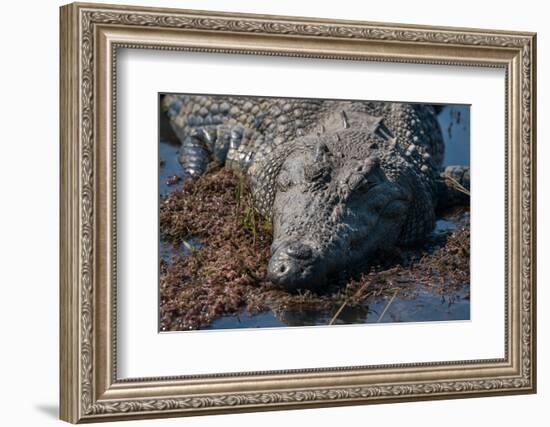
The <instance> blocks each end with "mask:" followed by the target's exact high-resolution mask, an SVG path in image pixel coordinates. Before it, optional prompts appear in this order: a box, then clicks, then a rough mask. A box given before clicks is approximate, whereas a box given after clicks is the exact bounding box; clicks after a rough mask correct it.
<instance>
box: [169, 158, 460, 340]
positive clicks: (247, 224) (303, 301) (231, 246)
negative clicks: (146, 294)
mask: <svg viewBox="0 0 550 427" xmlns="http://www.w3.org/2000/svg"><path fill="white" fill-rule="evenodd" d="M160 230H161V238H162V239H163V240H164V241H167V242H170V243H172V244H174V245H175V246H176V247H179V248H181V251H180V252H181V253H178V254H176V255H174V256H173V257H172V259H171V260H170V262H167V261H166V260H161V261H160V304H161V307H160V317H161V329H162V330H165V331H169V330H188V329H200V328H203V327H206V326H207V325H209V324H210V323H211V322H212V321H213V320H214V319H216V318H218V317H220V316H222V315H231V314H237V313H241V312H243V311H247V312H249V313H259V312H263V311H268V310H270V311H272V312H273V313H274V314H275V315H276V316H282V314H283V313H284V312H285V311H287V310H289V309H292V310H313V311H316V312H325V313H330V314H331V317H332V315H337V314H338V313H339V309H341V308H342V306H343V305H345V306H347V307H352V308H353V307H359V308H361V307H364V308H366V307H367V306H368V304H369V303H372V302H373V301H375V300H377V299H380V298H383V297H391V296H393V295H397V294H399V296H400V297H406V298H414V296H415V293H416V291H417V290H418V288H419V285H424V286H425V287H428V288H430V289H431V290H432V291H433V292H439V293H441V294H442V295H445V294H448V293H449V292H452V291H456V290H459V289H463V288H464V287H465V286H468V285H469V282H470V265H469V259H470V256H469V250H470V231H469V227H468V226H465V227H463V228H462V229H460V230H457V231H454V232H452V233H450V234H449V235H448V236H447V237H446V239H445V238H442V239H434V240H432V241H430V242H428V243H427V244H426V245H425V246H424V247H422V248H415V249H410V250H403V251H400V252H397V251H396V252H395V253H391V254H384V256H381V257H380V260H381V261H380V262H379V263H378V264H377V263H374V264H375V265H374V266H370V267H365V268H364V269H363V272H360V270H359V271H358V272H342V274H341V275H340V277H335V278H334V280H333V282H334V286H333V287H331V288H328V289H326V290H324V291H323V292H322V293H314V292H311V291H305V292H300V293H289V292H286V291H284V290H282V289H276V288H273V287H272V285H271V284H270V283H269V282H268V281H266V279H265V276H266V270H267V263H268V260H269V255H270V249H269V247H270V244H271V229H270V224H268V223H266V222H265V221H264V220H262V219H261V217H259V216H258V214H257V213H256V212H255V211H254V208H253V206H252V200H251V196H250V193H249V192H248V190H247V188H246V185H245V183H244V180H243V179H240V178H239V177H238V176H237V175H236V174H234V173H232V172H231V171H227V170H224V169H218V170H212V171H210V172H209V173H208V174H206V175H204V176H203V177H201V178H199V179H197V180H194V181H191V180H190V181H187V182H185V184H184V186H183V188H182V189H181V190H175V191H173V192H171V193H170V194H169V195H168V196H167V198H166V199H164V200H162V201H161V204H160ZM197 240H198V241H200V245H197V244H195V243H193V242H196V241H197Z"/></svg>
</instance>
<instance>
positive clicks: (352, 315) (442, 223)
mask: <svg viewBox="0 0 550 427" xmlns="http://www.w3.org/2000/svg"><path fill="white" fill-rule="evenodd" d="M438 121H439V125H440V127H441V130H442V133H443V139H444V142H445V157H444V160H443V165H444V166H449V165H468V166H469V165H470V107H469V106H466V105H447V106H444V107H443V109H442V110H441V112H440V113H439V115H438ZM161 128H162V127H161ZM161 133H162V132H161ZM165 135H166V137H165V138H163V136H164V135H161V140H160V145H159V157H160V159H162V161H163V165H162V167H160V168H159V194H160V197H161V198H162V197H165V196H166V195H167V194H168V193H169V192H171V191H174V190H175V189H178V188H181V186H182V185H183V183H182V182H181V181H179V182H177V183H175V184H171V185H168V182H169V181H170V180H171V179H172V177H173V176H178V175H179V174H181V172H182V170H181V166H180V165H179V163H178V161H177V152H178V145H177V144H176V143H175V141H174V138H173V136H171V135H168V134H165ZM458 226H459V223H458V222H457V221H456V220H455V219H454V218H453V217H446V218H438V219H437V222H436V228H435V230H434V233H436V234H446V233H449V232H451V231H452V230H454V229H456V228H457V227H458ZM196 243H197V245H198V242H196ZM185 250H186V249H185V248H183V247H173V246H171V245H167V244H166V243H164V242H162V241H161V242H160V247H159V256H161V257H162V258H164V259H165V260H167V261H169V260H170V258H171V257H172V256H173V255H174V254H175V253H177V252H179V251H183V253H185ZM333 314H334V313H332V312H322V311H318V310H315V311H308V310H303V309H299V310H294V311H293V310H288V311H287V312H285V313H283V314H282V315H281V314H279V315H278V316H275V315H274V314H273V313H271V312H264V313H260V314H253V315H251V314H249V313H247V312H242V313H240V314H238V315H231V316H222V317H219V318H218V319H216V320H214V321H213V322H212V323H211V324H210V325H209V326H208V327H207V328H206V329H239V328H259V327H282V326H313V325H327V324H328V322H329V321H330V320H331V318H332V316H333ZM381 315H383V317H382V318H381ZM469 319H470V284H469V283H465V284H464V286H463V287H462V288H461V289H459V290H455V291H452V292H449V293H447V294H444V295H442V294H441V293H440V292H438V291H437V290H433V289H430V288H428V287H425V286H421V285H419V286H418V287H417V289H415V296H414V298H411V297H410V296H409V297H407V296H404V297H400V296H396V297H394V298H393V299H391V303H390V298H389V297H381V298H380V299H379V300H376V301H374V302H372V303H370V304H369V305H368V307H362V308H355V307H344V309H343V310H342V312H341V313H340V315H339V316H338V319H337V320H336V322H335V324H356V323H391V322H420V321H421V322H427V321H448V320H469Z"/></svg>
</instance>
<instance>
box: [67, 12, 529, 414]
mask: <svg viewBox="0 0 550 427" xmlns="http://www.w3.org/2000/svg"><path fill="white" fill-rule="evenodd" d="M535 53H536V46H535V34H532V33H518V32H507V31H494V30H479V29H459V28H438V27H422V26H411V25H402V24H380V23H368V22H354V21H331V20H322V19H314V18H295V17H281V16H262V15H243V14H230V13H216V12H200V11H189V10H174V9H157V8H141V7H129V6H128V7H127V6H110V5H93V4H71V5H67V6H63V7H62V8H61V120H60V121H61V131H60V133H61V165H62V169H61V170H62V172H61V248H60V251H61V284H60V286H61V313H60V315H61V351H60V359H61V360H60V363H61V369H60V372H61V378H60V381H61V418H62V419H64V420H66V421H69V422H73V423H77V422H89V421H104V420H118V419H130V418H153V417H166V416H183V415H200V414H215V413H227V412H242V411H256V410H271V409H273V410H275V409H285V408H306V407H319V406H329V405H347V404H368V403H381V402H400V401H409V400H429V399H442V398H456V397H476V396H486V395H495V394H519V393H533V392H535V390H536V351H535V350H536V335H535V325H536V322H535V314H536V305H535V294H536V289H535V277H536V258H535V229H536V222H535V212H536V205H535V203H536V199H535V195H536V193H535V189H536V185H535V176H536V174H535V136H536V135H535V93H536V91H535V82H536V76H535V71H536V62H535V59H536V57H535Z"/></svg>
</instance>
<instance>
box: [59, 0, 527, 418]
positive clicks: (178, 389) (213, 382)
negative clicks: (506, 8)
mask: <svg viewBox="0 0 550 427" xmlns="http://www.w3.org/2000/svg"><path fill="white" fill-rule="evenodd" d="M60 24H61V36H60V52H61V62H60V70H61V77H60V110H61V111H60V137H61V141H60V143H61V150H60V152H61V176H60V185H61V198H60V203H61V205H60V214H61V217H60V389H61V394H60V417H61V419H63V420H65V421H68V422H71V423H80V422H97V421H112V420H125V419H138V418H155V417H170V416H187V415H203V414H217V413H228V412H246V411H260V410H282V409H297V408H312V407H323V406H334V405H357V404H370V403H388V402H403V401H413V400H432V399H445V398H464V397H479V396H489V395H503V394H522V393H534V392H536V366H537V364H536V241H535V236H536V126H535V123H536V108H535V106H536V98H535V97H536V35H535V34H534V33H527V32H525V33H524V32H508V31H496V30H480V29H463V28H447V27H425V26H416V25H415V26H413V25H402V24H381V23H368V22H355V21H333V20H323V19H314V18H296V17H282V16H263V15H247V14H231V13H218V12H201V11H189V10H175V9H161V8H144V7H130V6H113V5H98V4H84V3H74V4H70V5H67V6H63V7H62V8H61V10H60ZM122 49H128V50H145V49H147V50H153V51H155V50H159V51H160V50H163V51H171V52H201V53H203V54H205V55H208V54H214V53H215V54H224V55H230V56H231V55H250V56H251V57H254V56H263V57H267V58H270V57H290V58H316V59H318V60H320V61H328V60H331V59H335V60H341V61H351V60H354V61H359V62H377V63H392V64H403V65H406V64H428V65H443V66H448V67H480V68H483V67H487V68H498V69H501V70H503V71H504V74H505V79H504V81H505V87H504V88H503V91H502V98H504V104H505V118H504V123H505V129H504V135H505V140H504V141H503V144H504V151H505V157H504V159H505V162H504V163H505V164H504V171H505V173H504V176H501V177H500V180H501V182H502V183H503V184H504V187H505V197H504V199H505V200H504V206H505V211H504V212H500V213H499V214H503V215H504V218H505V221H504V225H505V227H504V230H503V233H502V234H503V236H504V246H505V247H504V253H503V254H502V257H503V258H504V266H505V271H504V275H503V277H504V283H502V284H501V286H502V287H503V288H504V290H503V293H504V302H505V303H504V309H503V310H504V317H503V318H504V322H503V324H502V328H503V330H504V332H503V335H504V342H503V343H502V344H503V347H504V348H503V355H504V357H499V358H489V359H485V358H479V359H472V360H450V361H438V360H430V361H428V362H411V363H382V364H368V365H366V364H363V365H357V364H355V365H349V366H347V365H346V366H342V365H341V366H338V365H334V366H332V365H330V364H329V365H328V366H332V367H315V366H311V367H307V368H303V367H300V368H297V369H292V368H290V369H273V370H272V369H267V370H261V371H251V372H250V371H246V372H245V371H243V372H226V371H223V370H220V371H218V372H216V371H214V372H213V373H208V374H200V375H195V374H193V375H175V376H156V377H148V376H145V377H139V378H123V379H121V378H119V377H118V375H117V373H118V372H119V369H120V366H119V362H120V361H119V359H118V358H117V354H118V353H119V352H120V348H119V347H118V346H119V344H120V343H121V342H122V341H123V338H124V337H121V336H120V330H118V329H117V309H118V308H119V307H120V305H121V301H120V295H119V294H117V257H120V256H121V254H120V250H121V247H119V246H118V245H117V221H120V220H121V218H120V217H118V216H117V214H118V212H117V192H118V191H119V188H118V187H117V176H118V175H117V173H118V170H117V165H118V164H119V162H120V161H121V159H120V158H118V157H117V156H118V155H119V153H118V152H117V144H116V143H117V117H118V113H119V111H118V110H117V91H116V89H117V84H118V83H120V81H119V79H120V76H119V75H117V68H116V64H117V55H118V52H119V51H121V50H122ZM155 143H156V141H155ZM475 143H476V142H475V141H474V142H473V144H475ZM211 337H212V335H211ZM219 337H220V335H218V336H213V338H212V339H213V340H215V339H218V338H219Z"/></svg>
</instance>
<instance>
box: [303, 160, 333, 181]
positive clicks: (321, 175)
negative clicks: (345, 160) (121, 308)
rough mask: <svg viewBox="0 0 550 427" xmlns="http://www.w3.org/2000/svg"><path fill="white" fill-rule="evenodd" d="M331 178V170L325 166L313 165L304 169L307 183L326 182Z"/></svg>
mask: <svg viewBox="0 0 550 427" xmlns="http://www.w3.org/2000/svg"><path fill="white" fill-rule="evenodd" d="M329 177H330V168H329V167H328V166H326V165H323V164H312V165H309V166H308V167H306V168H305V169H304V178H305V179H306V181H309V182H314V181H326V180H327V179H328V178H329Z"/></svg>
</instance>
